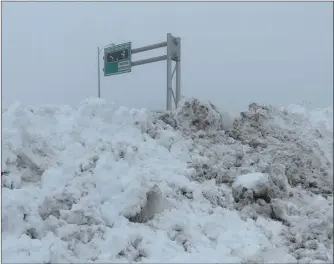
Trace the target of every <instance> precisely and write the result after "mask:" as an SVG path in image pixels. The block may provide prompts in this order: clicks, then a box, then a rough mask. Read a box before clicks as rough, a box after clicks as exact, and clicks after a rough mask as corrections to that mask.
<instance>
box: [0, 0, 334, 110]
mask: <svg viewBox="0 0 334 264" xmlns="http://www.w3.org/2000/svg"><path fill="white" fill-rule="evenodd" d="M168 32H171V33H172V34H173V35H174V36H177V37H181V40H182V57H181V60H182V61H181V63H182V69H181V79H182V94H183V95H186V96H195V97H198V98H202V99H209V100H211V101H212V102H213V103H215V104H217V105H218V106H219V107H222V108H223V109H225V110H227V111H231V112H234V111H239V110H241V109H245V108H246V107H247V104H248V103H249V102H253V101H255V102H260V103H268V104H275V105H288V104H290V103H295V102H297V101H306V102H309V103H311V104H312V106H314V107H326V106H329V105H332V104H333V3H329V2H327V3H305V2H304V3H288V2H281V3H268V2H267V3H260V2H253V3H224V2H211V3H204V2H203V3H195V2H192V3H191V2H188V3H187V2H183V3H181V2H180V3H175V2H174V3H173V2H169V3H166V2H163V3H162V2H155V3H149V2H145V3H144V2H142V3H141V2H137V3H133V2H125V3H119V2H117V3H116V2H109V3H102V2H100V3H94V2H76V3H75V2H74V3H73V2H72V3H66V2H65V3H47V2H45V3H38V2H35V3H15V2H14V3H8V2H6V3H3V8H2V99H3V101H2V103H3V106H8V105H9V104H11V103H13V102H14V101H15V100H19V101H21V102H22V103H24V104H49V103H51V104H70V105H77V104H78V103H79V102H80V101H81V100H83V99H85V98H87V97H96V96H97V46H99V45H100V46H103V45H106V44H109V43H110V42H114V43H116V44H120V43H123V42H128V41H131V42H132V47H133V48H137V47H141V46H146V45H150V44H154V43H158V42H161V41H164V40H165V38H166V33H168ZM164 53H165V49H158V50H155V51H151V52H144V53H140V54H138V55H137V54H136V55H133V60H137V59H140V58H147V57H151V56H159V55H163V54H164ZM101 68H102V67H101ZM101 96H102V98H105V99H107V100H108V101H115V102H116V103H117V104H121V105H126V106H128V107H136V108H137V107H140V108H141V107H145V108H150V109H165V101H166V62H165V61H162V62H158V63H153V64H147V65H142V66H136V67H133V68H132V72H131V73H128V74H121V75H118V76H110V77H104V76H103V74H102V75H101Z"/></svg>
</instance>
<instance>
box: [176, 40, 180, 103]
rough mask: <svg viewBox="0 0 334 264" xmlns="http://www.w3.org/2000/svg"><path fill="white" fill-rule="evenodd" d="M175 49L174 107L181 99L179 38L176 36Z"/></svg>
mask: <svg viewBox="0 0 334 264" xmlns="http://www.w3.org/2000/svg"><path fill="white" fill-rule="evenodd" d="M176 40H177V51H178V58H177V61H176V65H175V67H176V77H175V78H176V88H175V89H176V95H175V97H176V107H178V106H179V102H180V100H181V65H180V63H181V39H180V38H177V39H176Z"/></svg>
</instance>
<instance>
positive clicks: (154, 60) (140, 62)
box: [131, 55, 167, 67]
mask: <svg viewBox="0 0 334 264" xmlns="http://www.w3.org/2000/svg"><path fill="white" fill-rule="evenodd" d="M166 59H167V55H163V56H159V57H154V58H150V59H144V60H139V61H134V62H132V63H131V66H132V67H133V66H138V65H142V64H146V63H151V62H157V61H162V60H166Z"/></svg>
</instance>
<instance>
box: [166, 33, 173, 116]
mask: <svg viewBox="0 0 334 264" xmlns="http://www.w3.org/2000/svg"><path fill="white" fill-rule="evenodd" d="M171 41H172V34H171V33H168V34H167V101H166V108H167V111H171V110H172V91H171V89H172V54H171V53H172V50H171V48H172V45H171V44H172V43H171Z"/></svg>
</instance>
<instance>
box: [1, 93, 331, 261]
mask: <svg viewBox="0 0 334 264" xmlns="http://www.w3.org/2000/svg"><path fill="white" fill-rule="evenodd" d="M2 117H3V138H2V140H3V150H2V192H3V193H2V195H3V200H2V205H3V207H2V208H3V214H2V221H3V224H2V234H3V248H2V250H3V251H2V252H3V258H4V262H6V263H15V262H16V263H18V262H35V263H59V262H63V263H64V262H65V263H69V262H72V263H111V262H115V263H116V262H117V263H121V262H126V263H127V262H156V263H157V262H178V263H180V262H189V263H190V262H194V263H195V262H197V263H199V262H201V263H203V262H225V263H227V262H229V263H254V262H259V261H260V262H270V261H271V262H276V263H277V261H278V259H279V260H280V261H282V262H285V263H287V262H289V263H293V262H297V260H298V261H301V262H313V261H315V260H316V261H318V262H321V261H323V262H330V261H332V253H333V246H332V241H333V238H332V225H331V223H332V221H333V215H332V208H333V204H332V179H331V178H332V175H333V172H332V168H333V167H332V166H333V164H332V162H331V160H330V159H329V157H330V155H331V153H332V152H331V153H330V152H329V151H332V139H330V137H329V136H330V135H332V131H330V130H329V129H328V128H330V127H329V126H326V125H324V124H325V119H324V118H323V120H322V121H321V122H320V123H321V124H320V123H319V122H318V121H317V122H318V123H316V122H314V120H315V118H314V116H313V119H312V118H310V117H309V116H306V115H305V114H300V113H290V112H288V111H287V110H278V109H276V108H272V107H267V108H266V107H264V106H259V105H256V104H254V105H251V106H250V109H249V111H248V112H245V113H242V115H241V117H240V118H237V119H236V120H234V122H232V121H233V120H232V119H231V117H229V116H228V114H226V113H222V112H221V111H219V110H218V109H217V108H216V107H215V106H213V105H212V104H210V103H205V102H200V101H199V100H196V99H191V100H185V101H183V103H182V104H181V106H180V107H179V108H178V109H177V110H176V111H175V112H171V113H170V112H169V113H162V114H161V113H160V114H157V113H152V112H150V111H147V110H145V109H143V110H135V109H127V108H123V107H121V108H115V107H114V106H113V105H109V104H107V103H106V102H104V101H102V100H93V99H92V100H87V101H85V102H83V103H82V104H81V105H80V106H79V107H78V108H77V109H72V108H70V107H65V106H64V107H39V108H34V107H30V108H24V107H22V106H21V105H20V104H18V103H17V104H14V105H12V106H10V107H8V108H7V109H6V111H4V112H3V114H2ZM317 120H320V119H317ZM327 143H330V144H331V147H328V146H327V145H326V144H327Z"/></svg>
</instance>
